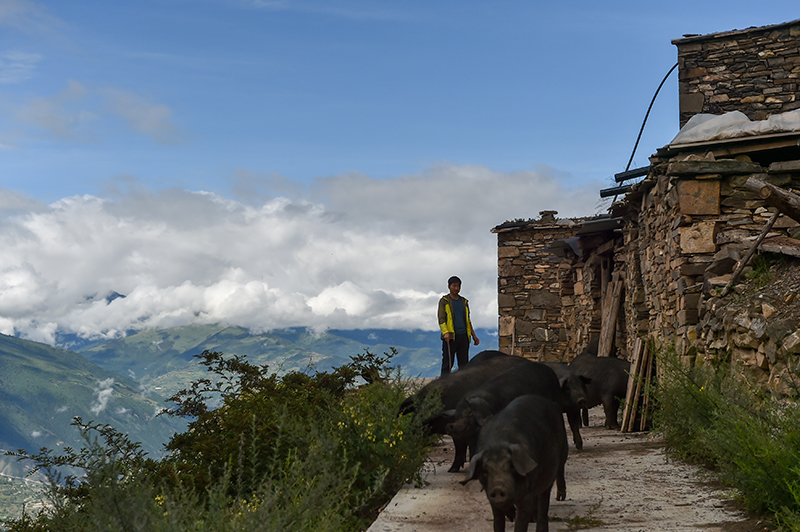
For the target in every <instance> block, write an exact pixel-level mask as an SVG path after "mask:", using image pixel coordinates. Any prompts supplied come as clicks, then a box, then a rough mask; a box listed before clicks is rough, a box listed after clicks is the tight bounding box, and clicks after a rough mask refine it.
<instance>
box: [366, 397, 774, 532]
mask: <svg viewBox="0 0 800 532" xmlns="http://www.w3.org/2000/svg"><path fill="white" fill-rule="evenodd" d="M602 423H603V418H602V409H601V408H600V407H598V408H596V409H592V411H591V414H590V426H589V427H584V428H583V429H582V430H581V434H582V436H583V442H584V448H583V450H582V451H578V450H576V449H575V448H574V447H573V446H572V443H571V442H570V455H569V459H568V460H567V466H566V475H565V476H566V480H567V499H566V500H565V501H556V500H555V490H553V494H552V499H551V504H550V530H551V531H566V530H585V531H588V532H600V531H604V532H608V531H616V532H634V531H637V532H638V531H648V532H650V531H663V532H683V531H697V530H704V531H706V532H756V531H758V532H763V531H765V530H767V529H766V528H765V527H764V525H763V524H761V523H760V522H758V521H757V520H753V519H748V518H747V516H745V515H743V514H742V513H740V512H738V511H736V510H735V508H734V505H733V503H731V501H730V500H729V499H728V498H726V496H725V493H724V492H723V491H720V489H719V488H715V487H714V486H713V485H712V484H711V483H709V482H706V481H704V480H703V476H702V472H701V471H700V470H699V469H698V468H696V467H693V466H689V465H686V464H683V463H680V462H675V461H668V460H667V459H666V457H665V455H664V451H663V449H664V445H663V443H662V442H661V441H660V440H659V439H658V438H656V437H653V436H652V435H650V434H648V433H631V434H622V433H620V432H617V431H611V430H607V429H605V428H603V426H602ZM452 458H453V446H452V440H450V439H449V437H445V438H444V439H443V440H442V442H441V444H440V445H438V446H436V447H435V448H434V449H433V450H432V452H431V454H430V459H429V462H428V463H427V464H426V466H425V471H424V476H425V479H426V480H427V481H428V482H429V483H430V484H429V485H427V486H426V487H424V488H414V487H413V486H405V487H404V488H403V489H402V490H401V491H400V492H399V493H398V494H397V495H396V496H395V497H394V499H392V501H391V502H390V503H389V504H388V505H387V506H386V508H385V509H384V511H383V512H382V513H381V515H380V516H379V517H378V519H377V520H376V521H375V522H374V523H373V524H372V526H371V527H370V528H369V530H368V532H464V531H467V530H469V531H475V532H484V531H485V532H490V531H491V530H492V513H491V509H490V507H489V502H488V501H487V499H486V495H485V494H484V493H483V492H482V491H481V486H480V483H479V482H478V481H472V482H470V483H468V484H467V485H466V486H462V485H461V484H460V483H459V481H461V480H463V478H464V474H463V472H462V473H455V474H454V473H448V472H447V469H448V468H449V467H450V464H451V463H452ZM507 529H509V530H510V529H512V525H511V524H507ZM534 529H535V525H531V526H530V527H529V530H531V531H532V530H534Z"/></svg>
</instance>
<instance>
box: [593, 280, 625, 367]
mask: <svg viewBox="0 0 800 532" xmlns="http://www.w3.org/2000/svg"><path fill="white" fill-rule="evenodd" d="M623 284H624V281H623V280H622V279H621V276H620V274H619V272H614V275H613V280H612V281H611V284H610V285H609V287H608V289H607V290H606V297H605V299H604V301H603V313H602V316H601V319H600V345H599V346H598V349H597V356H600V357H607V356H610V355H611V348H612V347H613V344H614V332H615V331H616V327H617V316H618V315H619V304H620V301H621V300H622V286H623Z"/></svg>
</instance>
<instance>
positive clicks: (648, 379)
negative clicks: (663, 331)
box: [639, 342, 654, 430]
mask: <svg viewBox="0 0 800 532" xmlns="http://www.w3.org/2000/svg"><path fill="white" fill-rule="evenodd" d="M650 347H651V345H650V343H649V342H648V343H647V345H646V346H645V353H646V358H647V371H646V372H644V373H645V379H644V398H643V399H642V418H641V420H640V421H639V430H647V416H648V414H649V409H650V395H651V394H652V390H651V384H652V382H653V358H654V353H653V350H652V349H650Z"/></svg>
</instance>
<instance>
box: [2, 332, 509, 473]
mask: <svg viewBox="0 0 800 532" xmlns="http://www.w3.org/2000/svg"><path fill="white" fill-rule="evenodd" d="M476 332H477V333H478V334H479V335H480V336H481V337H482V338H483V343H482V344H481V345H480V347H479V348H476V347H473V348H472V349H473V354H474V353H476V352H478V351H480V350H483V349H496V348H497V336H496V333H495V334H494V335H493V334H492V332H493V331H491V330H485V329H484V330H477V331H476ZM391 348H395V349H396V351H397V355H396V356H395V357H394V358H393V359H392V362H391V364H392V365H395V366H399V367H400V368H401V371H402V374H403V375H404V376H406V377H433V376H436V375H438V373H439V367H440V364H441V362H440V361H441V341H440V340H439V335H438V333H437V332H431V331H395V330H388V329H369V330H349V331H344V330H329V331H327V332H324V333H315V332H313V331H310V330H307V329H305V328H293V329H283V330H275V331H270V332H265V333H253V332H250V331H248V330H247V329H244V328H241V327H235V326H226V325H189V326H182V327H174V328H168V329H150V330H144V331H140V332H136V333H133V334H129V335H128V336H126V337H124V338H119V339H116V340H111V341H106V342H104V343H96V342H95V343H86V342H84V343H82V344H81V343H78V342H73V350H67V349H62V348H57V347H51V346H48V345H46V344H41V343H37V342H32V341H28V340H23V339H20V338H16V337H12V336H7V335H0V449H7V450H16V449H25V450H27V451H29V452H35V451H37V450H38V449H40V448H41V447H47V448H49V449H53V450H56V451H57V450H58V449H60V448H63V447H64V446H67V445H69V446H72V447H73V448H80V447H81V446H82V444H83V442H82V441H81V440H80V435H79V433H78V430H77V429H76V428H75V427H72V426H70V422H71V420H72V419H73V418H74V417H75V416H80V417H81V418H82V419H83V420H84V421H89V420H92V421H95V422H98V423H108V424H110V425H112V426H114V427H115V428H117V429H118V430H120V431H121V432H124V433H127V434H128V435H129V437H130V438H131V439H132V440H133V441H138V442H140V443H142V448H143V449H144V450H145V451H147V452H148V453H150V454H151V455H155V456H159V455H160V453H161V451H162V448H163V444H164V443H166V442H167V441H168V440H169V437H170V435H171V434H173V433H174V432H175V431H177V430H182V429H183V428H184V427H185V423H184V422H183V421H182V420H178V419H173V418H169V417H167V416H156V413H157V412H158V411H160V410H161V409H163V408H165V407H169V406H170V405H169V404H168V403H167V402H166V398H168V397H170V396H171V395H173V394H174V393H175V392H177V391H179V390H181V389H184V388H186V387H188V385H189V383H190V382H192V381H193V380H196V379H197V378H200V377H205V376H206V369H205V367H204V366H201V365H199V364H198V362H197V359H196V358H195V357H194V355H199V354H200V353H202V352H203V351H205V350H209V351H218V352H222V353H224V354H226V355H233V354H237V355H240V356H245V357H246V358H247V360H248V361H249V362H250V363H252V364H258V365H267V366H268V367H269V368H270V369H271V370H273V371H276V372H278V373H285V372H289V371H327V370H329V369H331V368H333V367H337V366H341V365H344V364H346V363H347V362H349V361H350V356H354V355H358V354H362V353H364V352H365V350H369V351H370V352H372V353H375V354H383V353H388V352H390V350H391ZM0 473H5V474H13V475H16V474H20V473H21V469H20V466H19V464H17V462H16V461H14V460H13V459H9V458H8V457H0Z"/></svg>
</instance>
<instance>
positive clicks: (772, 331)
mask: <svg viewBox="0 0 800 532" xmlns="http://www.w3.org/2000/svg"><path fill="white" fill-rule="evenodd" d="M742 159H745V160H733V159H723V160H713V155H712V154H704V155H702V156H700V155H697V154H689V155H687V154H682V155H678V156H676V157H674V158H671V159H662V160H660V161H659V160H654V162H655V163H656V164H654V166H653V169H652V171H651V174H650V175H649V176H648V178H647V179H646V180H645V181H643V182H642V183H640V184H639V185H637V187H636V188H635V189H634V190H633V191H632V192H631V193H630V194H629V197H628V198H627V201H628V202H629V204H630V205H629V206H630V207H633V204H634V203H635V204H636V205H639V214H638V220H637V222H636V224H630V225H629V226H628V228H627V229H626V230H627V231H629V232H631V235H630V238H629V239H628V241H629V242H630V244H631V245H629V246H627V250H628V251H629V252H630V251H631V250H634V249H637V248H638V251H639V255H640V260H639V262H640V266H639V267H640V271H641V276H642V280H643V284H642V287H643V289H644V294H643V295H644V303H645V306H646V307H647V309H648V320H647V329H648V330H649V335H650V337H652V338H654V339H655V340H656V343H658V344H661V345H671V344H673V343H674V345H675V346H676V348H677V349H678V352H679V354H681V355H683V356H687V357H691V358H692V359H697V360H698V361H700V362H701V363H702V362H708V361H711V360H715V359H718V358H720V357H730V358H731V360H732V361H733V362H734V363H735V365H736V366H737V367H739V368H741V369H742V371H743V373H746V374H747V375H748V377H749V378H751V379H755V380H758V381H763V382H768V383H770V384H771V385H772V386H773V387H774V388H775V389H779V390H780V389H783V388H785V387H786V386H787V384H786V375H787V368H789V367H790V366H791V367H794V366H792V365H793V364H794V365H796V364H797V361H796V360H795V359H796V357H795V356H794V354H795V353H796V352H797V351H800V338H798V339H795V336H798V335H797V333H796V330H797V327H798V325H799V324H798V323H797V322H796V320H794V319H790V320H788V321H787V320H784V321H781V322H780V323H779V324H778V325H775V324H771V323H770V317H771V316H765V314H764V309H769V308H771V307H770V306H769V305H762V304H761V303H760V302H754V303H753V304H752V305H746V306H745V307H746V308H742V306H741V305H740V304H739V305H737V303H741V300H742V297H741V296H738V297H737V294H736V293H735V292H734V293H732V294H731V295H728V296H726V298H725V299H722V298H720V297H719V296H720V292H721V291H722V290H723V289H724V287H725V286H726V285H727V284H728V282H729V281H730V277H731V273H732V271H733V269H734V267H735V266H736V264H737V262H738V261H739V260H740V259H741V258H742V257H743V256H744V255H745V253H746V251H747V249H748V248H749V246H750V245H751V244H752V242H753V241H754V240H755V238H756V237H757V236H758V235H759V234H760V233H761V232H762V230H763V228H764V226H765V224H766V223H767V221H768V219H769V218H770V217H771V216H772V211H773V210H774V209H771V208H766V207H765V206H764V203H763V200H762V199H761V198H759V197H758V196H757V195H755V194H754V193H752V192H751V191H749V190H747V189H746V188H745V187H744V183H745V181H747V179H748V178H750V177H757V178H758V179H761V180H763V181H766V182H768V183H772V184H774V185H777V186H781V187H784V188H800V161H790V162H778V163H773V164H768V165H766V166H761V165H760V164H758V163H756V162H752V161H749V160H746V159H747V158H746V157H744V158H742ZM797 225H798V224H797V222H795V221H794V220H792V219H790V218H788V217H785V216H781V217H779V218H778V221H777V222H776V224H775V225H774V226H773V230H774V231H784V232H785V231H789V232H790V233H793V234H794V233H796V232H797V230H798V228H797ZM634 233H635V236H636V238H633V235H634ZM631 289H632V290H635V289H636V287H634V286H631ZM766 312H767V314H769V310H767V311H766ZM629 327H631V325H630V321H629ZM641 332H642V327H641V326H640V327H639V333H641ZM630 336H633V335H630ZM796 340H798V341H796Z"/></svg>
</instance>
